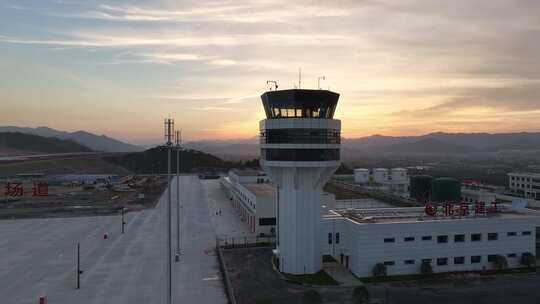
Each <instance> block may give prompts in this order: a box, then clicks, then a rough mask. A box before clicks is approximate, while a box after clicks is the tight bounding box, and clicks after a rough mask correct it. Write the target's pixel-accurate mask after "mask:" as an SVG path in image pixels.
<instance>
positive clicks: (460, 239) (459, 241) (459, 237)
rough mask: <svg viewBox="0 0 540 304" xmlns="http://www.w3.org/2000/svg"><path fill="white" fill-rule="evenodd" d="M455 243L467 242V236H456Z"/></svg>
mask: <svg viewBox="0 0 540 304" xmlns="http://www.w3.org/2000/svg"><path fill="white" fill-rule="evenodd" d="M454 242H455V243H461V242H465V234H456V235H454Z"/></svg>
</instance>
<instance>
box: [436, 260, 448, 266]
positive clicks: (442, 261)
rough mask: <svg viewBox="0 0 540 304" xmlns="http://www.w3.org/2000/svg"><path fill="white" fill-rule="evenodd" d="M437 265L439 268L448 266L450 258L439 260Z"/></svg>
mask: <svg viewBox="0 0 540 304" xmlns="http://www.w3.org/2000/svg"><path fill="white" fill-rule="evenodd" d="M437 265H439V266H444V265H448V258H438V259H437Z"/></svg>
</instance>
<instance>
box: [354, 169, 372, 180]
mask: <svg viewBox="0 0 540 304" xmlns="http://www.w3.org/2000/svg"><path fill="white" fill-rule="evenodd" d="M369 177H370V174H369V169H365V168H357V169H354V182H355V183H357V184H369Z"/></svg>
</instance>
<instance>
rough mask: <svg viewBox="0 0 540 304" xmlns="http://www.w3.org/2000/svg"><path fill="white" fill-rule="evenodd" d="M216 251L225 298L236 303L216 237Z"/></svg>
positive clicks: (232, 303) (231, 302) (233, 303)
mask: <svg viewBox="0 0 540 304" xmlns="http://www.w3.org/2000/svg"><path fill="white" fill-rule="evenodd" d="M216 252H217V258H218V263H219V270H220V271H221V274H222V276H223V285H225V293H226V294H227V299H229V303H230V304H236V298H235V296H234V290H233V287H232V284H231V280H230V278H229V273H228V272H227V267H226V266H225V260H224V259H223V253H222V252H221V246H220V245H219V239H217V238H216Z"/></svg>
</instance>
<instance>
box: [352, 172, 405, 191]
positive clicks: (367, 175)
mask: <svg viewBox="0 0 540 304" xmlns="http://www.w3.org/2000/svg"><path fill="white" fill-rule="evenodd" d="M354 182H355V183H356V184H361V185H368V184H369V185H370V186H371V187H378V188H382V189H384V190H387V191H390V192H397V193H407V192H408V191H409V184H410V181H409V176H408V174H407V169H405V168H392V169H387V168H375V169H373V170H371V171H370V170H369V169H366V168H357V169H354Z"/></svg>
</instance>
